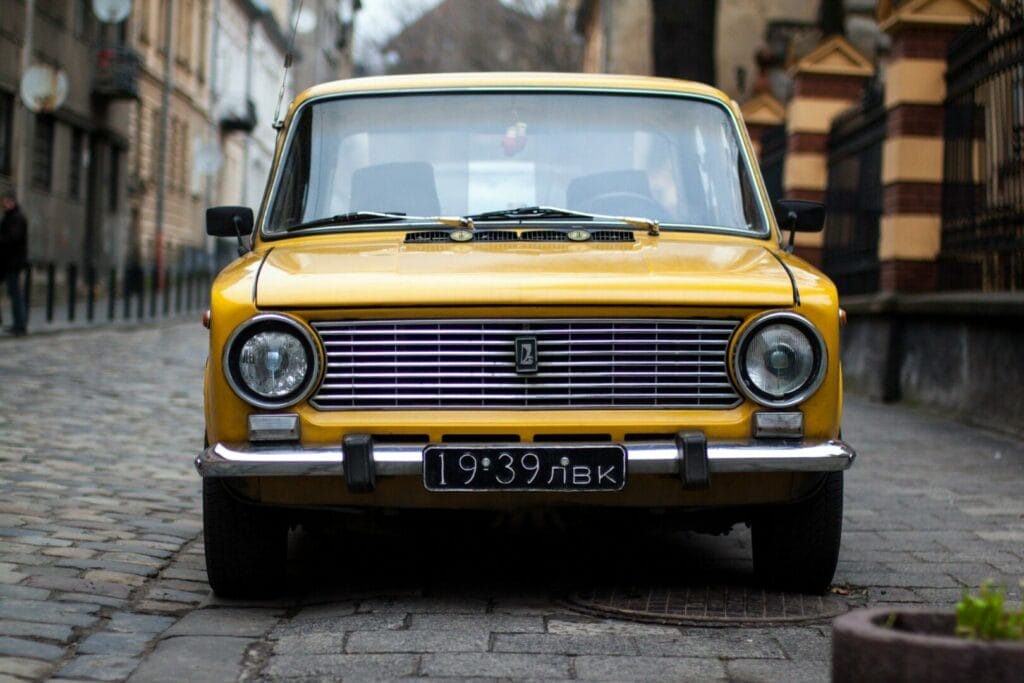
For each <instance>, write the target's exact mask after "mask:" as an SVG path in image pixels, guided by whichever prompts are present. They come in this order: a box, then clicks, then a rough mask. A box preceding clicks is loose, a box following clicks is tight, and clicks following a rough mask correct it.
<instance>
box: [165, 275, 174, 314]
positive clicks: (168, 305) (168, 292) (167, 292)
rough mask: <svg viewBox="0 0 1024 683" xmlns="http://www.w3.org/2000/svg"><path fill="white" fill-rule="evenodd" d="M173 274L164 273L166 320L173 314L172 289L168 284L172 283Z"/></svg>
mask: <svg viewBox="0 0 1024 683" xmlns="http://www.w3.org/2000/svg"><path fill="white" fill-rule="evenodd" d="M171 277H172V276H171V273H170V272H169V271H165V272H164V317H165V318H166V317H167V316H168V314H170V312H171V288H170V287H169V286H168V283H170V282H171Z"/></svg>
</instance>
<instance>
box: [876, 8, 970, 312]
mask: <svg viewBox="0 0 1024 683" xmlns="http://www.w3.org/2000/svg"><path fill="white" fill-rule="evenodd" d="M986 9H987V3H983V2H974V1H971V0H959V1H953V0H950V1H948V2H942V3H938V2H931V1H927V0H912V1H911V2H906V3H903V4H901V5H900V6H899V9H895V10H892V9H889V8H886V9H885V10H883V11H882V12H880V14H883V13H884V14H887V16H881V17H880V19H882V22H881V28H882V30H884V31H885V32H886V33H888V34H889V35H890V36H891V37H892V51H891V58H890V62H889V63H888V64H887V66H886V72H885V75H886V83H885V108H886V111H887V118H886V139H885V142H884V143H883V146H882V184H883V187H884V189H883V214H882V219H881V224H880V225H879V238H878V260H879V262H880V266H881V269H880V277H879V284H880V288H881V289H882V290H883V291H889V292H896V291H903V292H913V291H928V290H932V289H935V286H936V283H937V275H938V264H937V261H938V257H939V251H940V249H941V246H942V171H943V119H944V109H943V102H944V100H945V98H946V79H945V74H946V51H947V48H948V46H949V42H950V40H951V39H952V38H953V37H954V36H955V35H956V34H957V33H958V32H959V31H960V30H961V29H962V28H963V27H964V26H965V25H967V24H969V23H971V21H972V20H973V19H974V17H975V16H977V15H978V14H980V13H981V12H984V11H985V10H986Z"/></svg>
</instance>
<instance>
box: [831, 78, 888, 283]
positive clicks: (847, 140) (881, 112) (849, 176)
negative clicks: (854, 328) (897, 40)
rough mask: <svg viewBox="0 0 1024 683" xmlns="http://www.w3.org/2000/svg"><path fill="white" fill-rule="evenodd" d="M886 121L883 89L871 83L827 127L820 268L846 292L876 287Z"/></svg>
mask: <svg viewBox="0 0 1024 683" xmlns="http://www.w3.org/2000/svg"><path fill="white" fill-rule="evenodd" d="M885 120H886V118H885V105H884V103H883V99H882V93H881V89H880V88H878V87H876V84H874V83H872V84H869V86H868V87H867V89H866V90H865V97H864V100H863V101H862V102H861V103H860V105H858V106H857V108H856V109H853V110H851V111H848V112H846V113H844V114H841V115H840V116H838V117H836V119H835V120H834V121H833V123H832V128H831V130H830V131H829V136H828V191H827V193H826V197H825V208H826V211H827V218H826V224H825V248H824V250H823V253H822V268H823V270H824V271H825V272H826V273H827V274H828V276H829V277H830V278H832V281H833V282H835V283H836V287H838V288H839V293H840V294H844V295H849V294H865V293H870V292H875V291H878V276H879V264H878V224H879V220H880V218H881V215H882V141H883V140H884V139H885Z"/></svg>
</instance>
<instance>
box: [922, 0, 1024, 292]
mask: <svg viewBox="0 0 1024 683" xmlns="http://www.w3.org/2000/svg"><path fill="white" fill-rule="evenodd" d="M947 60H948V68H947V71H946V88H947V95H946V97H947V99H946V103H945V108H946V112H945V114H946V117H945V150H944V168H943V187H942V251H941V254H940V257H939V282H940V287H942V288H944V289H973V290H982V291H1011V290H1021V289H1024V154H1022V147H1024V11H1022V3H1021V1H1020V0H1015V1H1011V2H1002V3H993V6H992V10H991V11H990V13H989V15H988V16H987V17H986V18H985V20H984V21H983V22H982V23H980V24H978V25H977V26H973V27H971V28H969V29H967V30H966V31H964V32H963V33H962V34H961V35H960V36H958V37H957V38H956V39H955V40H954V41H953V42H952V43H951V44H950V47H949V53H948V55H947Z"/></svg>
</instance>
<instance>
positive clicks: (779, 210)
mask: <svg viewBox="0 0 1024 683" xmlns="http://www.w3.org/2000/svg"><path fill="white" fill-rule="evenodd" d="M775 220H777V221H778V222H779V228H780V229H782V230H792V231H794V232H821V231H822V230H824V229H825V205H824V204H822V203H821V202H811V201H807V200H806V199H776V200H775Z"/></svg>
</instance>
